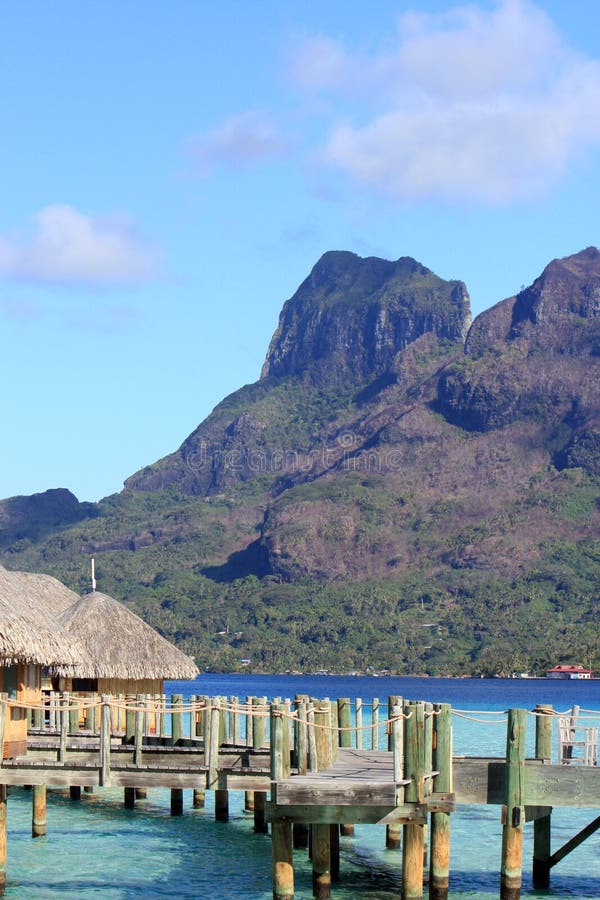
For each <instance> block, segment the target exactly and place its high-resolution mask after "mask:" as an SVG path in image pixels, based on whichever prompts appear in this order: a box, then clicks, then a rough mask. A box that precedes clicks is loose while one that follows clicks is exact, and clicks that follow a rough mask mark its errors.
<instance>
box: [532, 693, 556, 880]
mask: <svg viewBox="0 0 600 900" xmlns="http://www.w3.org/2000/svg"><path fill="white" fill-rule="evenodd" d="M535 713H536V720H535V758H536V759H547V760H551V759H552V720H553V715H554V709H553V708H552V706H546V705H539V704H538V706H536V708H535ZM551 817H552V808H551V807H549V811H548V815H546V816H541V817H540V818H539V819H535V821H534V823H533V871H532V883H533V887H534V888H549V887H550V854H551V852H552V845H551V833H552V829H551V822H552V818H551Z"/></svg>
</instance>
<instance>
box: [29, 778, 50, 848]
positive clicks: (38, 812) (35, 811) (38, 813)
mask: <svg viewBox="0 0 600 900" xmlns="http://www.w3.org/2000/svg"><path fill="white" fill-rule="evenodd" d="M32 795H33V796H32V804H31V806H32V813H31V836H32V837H34V838H35V837H43V836H44V835H45V834H46V785H45V784H34V786H33V791H32Z"/></svg>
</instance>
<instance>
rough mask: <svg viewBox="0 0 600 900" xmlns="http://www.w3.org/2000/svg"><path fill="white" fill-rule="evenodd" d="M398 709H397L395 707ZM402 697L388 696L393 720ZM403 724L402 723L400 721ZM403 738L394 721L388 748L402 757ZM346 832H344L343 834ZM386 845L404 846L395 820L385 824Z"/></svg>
mask: <svg viewBox="0 0 600 900" xmlns="http://www.w3.org/2000/svg"><path fill="white" fill-rule="evenodd" d="M396 707H398V709H397V710H396V711H395V708H396ZM401 707H402V698H401V697H398V696H397V695H392V696H391V697H388V719H389V720H390V721H391V720H392V719H393V717H394V715H396V714H397V713H401V712H402V708H401ZM400 724H401V723H400ZM402 738H403V729H402V728H401V727H400V726H398V727H397V728H394V727H393V722H392V725H391V726H390V728H389V729H388V750H391V751H394V753H398V754H399V755H400V757H402V752H403V748H402ZM398 740H399V741H400V746H399V748H397V749H396V750H395V749H394V743H395V741H398ZM401 777H402V770H400V778H401ZM343 833H344V832H342V834H343ZM385 846H386V848H387V849H388V850H399V849H400V847H401V846H402V825H399V824H397V823H396V822H394V823H393V824H391V825H386V826H385Z"/></svg>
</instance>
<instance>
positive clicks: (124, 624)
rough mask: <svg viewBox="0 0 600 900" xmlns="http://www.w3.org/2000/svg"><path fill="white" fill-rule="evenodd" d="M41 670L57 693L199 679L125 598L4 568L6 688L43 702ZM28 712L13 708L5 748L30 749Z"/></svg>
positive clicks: (0, 620) (135, 690)
mask: <svg viewBox="0 0 600 900" xmlns="http://www.w3.org/2000/svg"><path fill="white" fill-rule="evenodd" d="M42 670H45V671H46V672H49V673H50V674H51V676H52V687H53V688H54V689H55V690H56V691H68V692H70V693H73V694H79V695H90V694H94V695H95V694H111V695H113V696H118V695H119V694H122V695H124V696H132V695H136V694H153V695H156V694H162V693H163V690H164V682H165V680H166V679H173V680H178V679H192V678H195V677H196V675H197V674H198V668H197V667H196V665H195V663H194V661H193V660H192V659H191V658H190V657H189V656H186V654H185V653H182V652H181V651H180V650H178V649H177V647H175V646H174V645H173V644H171V643H170V642H169V641H167V640H166V639H165V638H163V637H162V636H161V635H160V634H158V632H157V631H155V630H154V629H153V628H151V627H150V625H147V624H146V623H145V622H144V621H143V620H142V619H141V618H140V617H139V616H137V615H135V613H133V612H131V611H130V610H129V609H127V607H125V606H124V605H123V604H122V603H119V601H118V600H114V599H113V598H112V597H109V596H107V595H106V594H103V593H100V592H99V591H96V590H94V591H92V592H91V593H89V594H85V595H84V596H83V597H80V596H79V595H78V594H76V593H75V592H74V591H71V590H69V588H67V587H66V586H65V585H64V584H62V583H61V582H60V581H58V580H57V579H56V578H52V577H51V576H50V575H41V574H34V573H30V572H12V571H8V570H7V569H4V568H3V567H0V690H2V691H6V692H7V693H8V695H9V699H10V700H14V701H18V702H22V703H24V704H27V703H29V704H30V705H31V704H39V703H41V700H42ZM26 740H27V720H26V713H25V710H24V709H23V710H21V709H20V708H17V707H14V706H11V711H10V717H9V721H8V724H7V729H6V738H5V744H4V753H5V758H6V756H7V754H9V755H11V756H14V755H18V754H19V753H21V752H24V748H25V746H26Z"/></svg>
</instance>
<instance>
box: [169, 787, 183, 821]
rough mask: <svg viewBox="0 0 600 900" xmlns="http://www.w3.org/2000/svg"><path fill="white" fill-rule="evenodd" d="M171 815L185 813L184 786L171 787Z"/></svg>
mask: <svg viewBox="0 0 600 900" xmlns="http://www.w3.org/2000/svg"><path fill="white" fill-rule="evenodd" d="M171 815H172V816H182V815H183V790H182V788H171Z"/></svg>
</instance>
